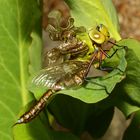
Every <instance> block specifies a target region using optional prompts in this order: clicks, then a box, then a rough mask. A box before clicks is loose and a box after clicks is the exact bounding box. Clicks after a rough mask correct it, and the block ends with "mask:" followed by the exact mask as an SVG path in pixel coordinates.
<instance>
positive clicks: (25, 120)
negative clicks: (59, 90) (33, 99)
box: [15, 90, 53, 125]
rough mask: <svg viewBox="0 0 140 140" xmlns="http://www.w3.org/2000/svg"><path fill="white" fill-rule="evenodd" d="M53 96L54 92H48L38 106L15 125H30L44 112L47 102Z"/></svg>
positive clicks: (38, 102)
mask: <svg viewBox="0 0 140 140" xmlns="http://www.w3.org/2000/svg"><path fill="white" fill-rule="evenodd" d="M52 94H53V91H52V90H48V91H47V92H46V93H45V94H43V96H42V97H41V98H40V99H39V100H38V101H37V103H36V105H34V106H33V107H32V108H31V109H30V110H29V111H28V112H26V113H24V114H23V115H22V116H21V117H20V118H19V119H18V121H17V122H16V123H15V125H16V124H21V123H28V122H30V121H31V120H32V119H34V118H35V117H36V116H37V115H38V114H39V113H40V111H42V110H43V109H44V107H45V105H46V102H47V101H48V99H49V98H50V96H51V95H52Z"/></svg>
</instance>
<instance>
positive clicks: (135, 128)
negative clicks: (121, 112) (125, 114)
mask: <svg viewBox="0 0 140 140" xmlns="http://www.w3.org/2000/svg"><path fill="white" fill-rule="evenodd" d="M139 139H140V111H137V112H136V114H135V115H134V117H133V119H132V122H131V124H130V125H129V127H128V128H127V129H126V131H125V133H124V136H123V140H139Z"/></svg>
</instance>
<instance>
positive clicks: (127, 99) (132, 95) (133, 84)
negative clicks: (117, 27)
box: [114, 39, 140, 116]
mask: <svg viewBox="0 0 140 140" xmlns="http://www.w3.org/2000/svg"><path fill="white" fill-rule="evenodd" d="M122 43H123V44H124V45H126V46H128V50H127V53H126V60H127V62H128V66H127V69H126V78H125V80H123V82H121V84H119V85H118V86H117V87H116V88H115V90H114V94H115V95H116V96H114V98H115V101H116V105H117V106H118V107H119V109H120V110H122V111H123V113H124V114H125V115H126V116H128V115H130V114H131V113H132V112H134V111H137V110H139V108H140V92H139V90H140V69H139V68H140V55H139V52H140V43H139V42H138V41H136V40H133V39H126V40H124V41H122Z"/></svg>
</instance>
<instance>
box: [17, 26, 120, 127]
mask: <svg viewBox="0 0 140 140" xmlns="http://www.w3.org/2000/svg"><path fill="white" fill-rule="evenodd" d="M72 28H73V26H70V29H69V30H68V29H67V30H66V32H64V31H63V34H62V32H61V37H62V36H63V35H64V36H65V37H64V36H63V37H62V38H63V39H62V38H61V39H62V41H63V42H62V43H61V44H60V45H59V46H58V47H55V48H53V49H51V50H50V51H48V52H47V54H46V55H47V56H48V57H47V58H46V59H47V61H48V63H47V65H46V67H45V68H44V69H42V70H40V71H39V72H38V73H37V74H36V76H35V77H34V78H33V79H32V83H33V84H35V85H36V86H44V87H47V88H48V90H47V91H46V92H45V93H44V94H43V95H42V96H41V97H40V99H39V100H38V101H37V103H36V104H35V105H34V106H33V107H31V109H30V110H29V111H27V112H25V113H24V114H23V115H22V116H21V117H20V118H19V119H18V120H17V122H16V123H15V124H14V125H16V124H22V123H28V122H30V121H31V120H33V119H34V118H35V117H36V116H38V115H39V113H40V112H41V111H42V110H43V109H44V107H45V105H46V103H47V102H48V100H49V99H50V98H51V97H52V95H54V94H55V93H57V92H58V91H60V90H64V89H71V88H75V87H76V88H77V87H79V88H80V86H81V85H82V84H83V83H84V82H85V79H86V77H87V75H88V73H89V70H90V68H91V66H92V65H93V63H94V62H95V61H96V60H98V62H99V66H98V67H99V68H100V69H102V70H104V69H103V68H102V60H103V59H105V58H106V57H107V58H111V57H112V56H113V55H114V54H115V53H116V52H117V50H118V49H116V50H115V51H114V52H113V54H112V55H108V54H107V52H106V50H104V49H103V48H102V44H103V43H104V42H107V41H109V38H110V35H109V32H108V29H107V27H106V26H104V25H103V24H100V25H98V26H97V27H96V28H92V29H90V30H89V32H88V34H86V37H87V38H88V39H89V42H86V41H84V40H83V37H85V36H84V33H83V32H80V33H78V34H80V35H81V34H82V35H81V36H82V37H81V38H80V37H79V35H75V30H72ZM65 33H66V34H65ZM57 37H60V36H59V35H57ZM55 39H56V36H55ZM57 39H58V38H57ZM59 39H60V38H59ZM113 44H114V43H113ZM115 45H117V44H115ZM107 51H109V50H107Z"/></svg>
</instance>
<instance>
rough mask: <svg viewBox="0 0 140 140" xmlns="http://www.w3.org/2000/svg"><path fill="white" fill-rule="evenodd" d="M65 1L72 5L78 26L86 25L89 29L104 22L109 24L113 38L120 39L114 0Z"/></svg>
mask: <svg viewBox="0 0 140 140" xmlns="http://www.w3.org/2000/svg"><path fill="white" fill-rule="evenodd" d="M65 1H66V3H67V4H68V6H69V7H70V11H71V15H72V17H74V19H75V25H76V26H85V27H86V28H87V29H89V28H91V27H95V26H96V25H97V24H101V23H102V24H104V25H106V26H107V28H108V29H109V32H110V33H111V36H112V37H113V38H115V39H116V40H120V38H121V37H120V35H119V33H118V29H119V25H118V18H117V14H116V11H115V8H114V6H113V4H112V0H106V1H104V0H94V1H93V0H88V1H87V0H65Z"/></svg>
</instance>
